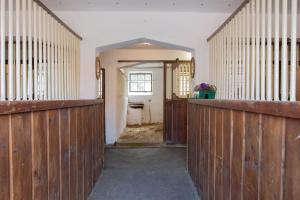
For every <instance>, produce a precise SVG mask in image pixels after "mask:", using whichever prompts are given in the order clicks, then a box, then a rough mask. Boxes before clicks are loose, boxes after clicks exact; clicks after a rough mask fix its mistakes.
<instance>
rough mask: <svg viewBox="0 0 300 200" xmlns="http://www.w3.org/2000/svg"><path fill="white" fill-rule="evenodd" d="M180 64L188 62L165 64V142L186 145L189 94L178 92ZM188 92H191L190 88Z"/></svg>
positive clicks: (187, 63)
mask: <svg viewBox="0 0 300 200" xmlns="http://www.w3.org/2000/svg"><path fill="white" fill-rule="evenodd" d="M180 64H184V65H189V64H190V63H189V62H186V61H178V60H177V61H174V62H165V63H164V80H165V84H164V119H165V123H164V140H165V142H167V143H169V144H186V142H187V98H188V97H189V94H187V93H184V92H182V91H180V92H178V88H182V86H180V87H178V85H177V84H178V79H179V78H182V77H179V74H180V73H179V72H178V69H179V66H180ZM189 87H190V86H189ZM187 90H190V88H188V89H187Z"/></svg>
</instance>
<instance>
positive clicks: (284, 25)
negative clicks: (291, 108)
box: [281, 0, 287, 101]
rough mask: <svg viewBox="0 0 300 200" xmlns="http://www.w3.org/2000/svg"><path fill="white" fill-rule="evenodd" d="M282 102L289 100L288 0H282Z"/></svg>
mask: <svg viewBox="0 0 300 200" xmlns="http://www.w3.org/2000/svg"><path fill="white" fill-rule="evenodd" d="M281 53H282V54H281V100H282V101H286V100H287V0H282V49H281Z"/></svg>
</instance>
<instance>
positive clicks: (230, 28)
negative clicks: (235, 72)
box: [228, 21, 233, 99]
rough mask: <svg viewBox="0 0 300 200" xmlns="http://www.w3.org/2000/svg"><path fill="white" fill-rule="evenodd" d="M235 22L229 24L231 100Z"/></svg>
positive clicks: (230, 92) (230, 91) (230, 94)
mask: <svg viewBox="0 0 300 200" xmlns="http://www.w3.org/2000/svg"><path fill="white" fill-rule="evenodd" d="M232 30H233V21H231V22H230V23H229V48H228V49H229V70H228V79H229V99H232V66H233V63H232V58H233V56H232V53H233V46H232V42H233V40H232V38H233V35H232V33H233V31H232Z"/></svg>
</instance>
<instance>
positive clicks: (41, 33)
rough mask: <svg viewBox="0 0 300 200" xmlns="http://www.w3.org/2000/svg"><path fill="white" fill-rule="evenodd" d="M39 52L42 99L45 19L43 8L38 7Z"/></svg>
mask: <svg viewBox="0 0 300 200" xmlns="http://www.w3.org/2000/svg"><path fill="white" fill-rule="evenodd" d="M38 19H39V20H38V32H39V33H38V40H39V43H38V45H39V46H38V48H39V49H38V53H39V62H38V77H37V79H38V99H39V100H41V99H42V91H43V89H42V88H43V79H42V77H43V74H42V72H43V71H42V69H43V32H42V24H43V23H42V21H43V15H42V8H41V7H38Z"/></svg>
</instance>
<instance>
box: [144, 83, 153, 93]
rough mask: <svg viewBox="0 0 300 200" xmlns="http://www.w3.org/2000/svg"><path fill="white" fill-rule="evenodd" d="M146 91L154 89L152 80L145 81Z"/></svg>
mask: <svg viewBox="0 0 300 200" xmlns="http://www.w3.org/2000/svg"><path fill="white" fill-rule="evenodd" d="M145 91H146V92H151V91H152V86H151V82H146V83H145Z"/></svg>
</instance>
